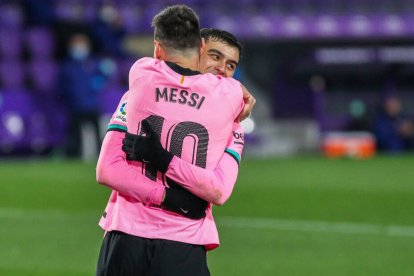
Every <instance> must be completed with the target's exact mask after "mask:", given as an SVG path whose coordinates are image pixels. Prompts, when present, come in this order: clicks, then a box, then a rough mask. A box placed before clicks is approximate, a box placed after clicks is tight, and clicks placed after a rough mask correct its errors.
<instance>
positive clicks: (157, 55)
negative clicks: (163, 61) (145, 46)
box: [154, 40, 162, 59]
mask: <svg viewBox="0 0 414 276" xmlns="http://www.w3.org/2000/svg"><path fill="white" fill-rule="evenodd" d="M161 57H162V48H161V45H160V43H159V42H158V41H156V40H154V58H156V59H160V58H161Z"/></svg>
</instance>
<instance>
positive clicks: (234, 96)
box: [223, 78, 244, 120]
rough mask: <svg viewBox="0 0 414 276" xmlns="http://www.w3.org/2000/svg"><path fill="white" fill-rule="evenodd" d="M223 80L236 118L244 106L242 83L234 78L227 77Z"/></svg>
mask: <svg viewBox="0 0 414 276" xmlns="http://www.w3.org/2000/svg"><path fill="white" fill-rule="evenodd" d="M223 81H224V83H223V85H224V90H225V96H226V99H227V101H228V102H229V104H230V106H231V108H232V110H233V118H234V120H236V119H237V118H238V116H239V114H240V112H242V110H243V107H244V100H243V89H242V85H241V83H240V82H238V81H237V80H235V79H232V78H226V79H225V80H223Z"/></svg>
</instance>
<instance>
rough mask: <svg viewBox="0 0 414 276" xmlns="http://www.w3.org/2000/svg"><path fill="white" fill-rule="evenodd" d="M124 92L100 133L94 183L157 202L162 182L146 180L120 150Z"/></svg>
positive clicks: (144, 202) (123, 135) (124, 130)
mask: <svg viewBox="0 0 414 276" xmlns="http://www.w3.org/2000/svg"><path fill="white" fill-rule="evenodd" d="M127 100H128V92H127V93H125V94H124V96H123V97H122V99H121V101H120V103H119V105H118V108H117V110H116V111H115V113H114V115H113V116H112V118H111V120H110V122H109V125H108V132H107V133H106V135H105V137H104V141H103V143H102V147H101V152H100V154H99V159H98V164H97V168H96V178H97V181H98V183H100V184H102V185H105V186H107V187H109V188H111V189H113V190H115V191H118V192H120V193H122V194H124V195H127V196H131V197H133V198H134V199H136V200H138V201H140V202H141V203H143V204H144V205H160V204H161V201H162V197H163V194H164V191H165V187H164V186H163V185H162V184H158V183H156V182H152V183H149V182H148V181H146V179H145V178H146V177H145V175H143V174H142V172H141V170H140V167H139V166H137V164H138V162H133V161H128V160H126V158H125V153H124V152H123V151H122V140H123V139H124V137H125V134H124V132H126V131H127V127H126V125H127V120H126V103H127Z"/></svg>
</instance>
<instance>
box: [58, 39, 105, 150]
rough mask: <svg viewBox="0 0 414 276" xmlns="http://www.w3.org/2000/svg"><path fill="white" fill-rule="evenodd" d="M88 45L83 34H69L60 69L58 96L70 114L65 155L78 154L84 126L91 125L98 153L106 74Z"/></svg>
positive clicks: (88, 42)
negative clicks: (102, 94)
mask: <svg viewBox="0 0 414 276" xmlns="http://www.w3.org/2000/svg"><path fill="white" fill-rule="evenodd" d="M91 47H92V45H91V41H90V38H89V37H88V36H87V35H86V34H83V33H75V34H73V35H72V36H70V38H69V40H68V44H67V56H66V57H65V59H64V60H63V62H62V64H61V68H60V72H59V87H60V96H61V100H62V102H63V105H64V106H65V108H66V112H67V114H68V117H69V122H68V140H67V142H66V145H65V154H66V156H68V157H73V158H78V157H80V156H81V151H82V139H81V129H82V127H83V125H85V124H89V125H90V126H92V129H93V133H94V136H95V143H96V150H97V152H99V149H100V143H101V141H100V135H99V133H100V132H99V131H100V130H99V123H98V122H99V114H100V111H99V97H100V95H99V94H100V92H101V90H102V89H103V86H104V84H105V76H104V74H102V73H101V72H100V71H99V66H98V61H97V60H96V59H94V58H93V57H92V55H91Z"/></svg>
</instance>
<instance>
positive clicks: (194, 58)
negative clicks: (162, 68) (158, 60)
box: [165, 53, 200, 71]
mask: <svg viewBox="0 0 414 276" xmlns="http://www.w3.org/2000/svg"><path fill="white" fill-rule="evenodd" d="M165 61H169V62H173V63H175V64H177V65H179V66H181V67H183V68H188V69H190V70H193V71H198V67H199V61H200V57H199V56H198V55H196V54H193V53H191V54H187V55H183V54H175V55H170V56H168V57H166V58H165Z"/></svg>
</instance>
